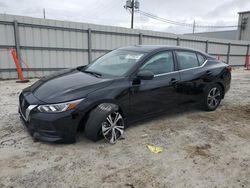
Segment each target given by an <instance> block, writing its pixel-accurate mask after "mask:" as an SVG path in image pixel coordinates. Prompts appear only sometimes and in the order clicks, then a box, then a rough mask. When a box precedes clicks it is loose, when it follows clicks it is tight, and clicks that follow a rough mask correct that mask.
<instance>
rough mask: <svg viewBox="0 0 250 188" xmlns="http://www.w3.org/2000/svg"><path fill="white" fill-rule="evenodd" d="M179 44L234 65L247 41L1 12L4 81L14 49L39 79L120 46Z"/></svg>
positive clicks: (0, 51) (0, 52)
mask: <svg viewBox="0 0 250 188" xmlns="http://www.w3.org/2000/svg"><path fill="white" fill-rule="evenodd" d="M136 44H145V45H156V44H158V45H180V46H185V47H191V48H195V49H198V50H201V51H205V52H208V53H209V54H211V55H220V56H221V58H222V59H223V60H225V61H227V60H228V62H229V64H231V65H244V64H245V56H246V54H247V53H248V52H249V44H248V42H247V41H235V40H232V41H230V40H220V39H212V38H202V37H197V36H187V35H174V34H170V33H163V32H153V31H146V30H137V29H134V30H131V29H126V28H120V27H111V26H101V25H94V24H85V23H75V22H67V21H56V20H44V19H38V18H31V17H23V16H14V15H3V14H0V78H2V79H8V78H17V73H16V69H15V64H14V62H13V60H12V57H11V54H10V49H11V48H16V49H17V52H19V51H20V52H19V55H20V58H21V62H22V68H23V71H24V76H25V77H40V76H44V75H47V74H49V73H51V72H52V71H56V70H60V69H63V68H69V67H76V66H79V65H85V64H87V63H88V62H89V61H91V60H93V59H96V58H97V57H99V56H101V55H103V54H104V53H106V52H108V51H110V50H112V49H114V48H118V47H121V46H128V45H136Z"/></svg>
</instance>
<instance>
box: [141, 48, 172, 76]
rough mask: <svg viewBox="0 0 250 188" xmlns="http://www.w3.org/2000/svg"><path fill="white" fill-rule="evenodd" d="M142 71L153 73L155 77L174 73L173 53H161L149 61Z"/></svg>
mask: <svg viewBox="0 0 250 188" xmlns="http://www.w3.org/2000/svg"><path fill="white" fill-rule="evenodd" d="M140 70H149V71H152V72H153V73H154V74H155V75H157V74H163V73H168V72H172V71H173V70H174V61H173V54H172V52H161V53H159V54H156V55H155V56H153V57H152V58H151V59H149V60H148V61H147V62H146V63H145V64H144V65H143V66H142V67H141V68H140Z"/></svg>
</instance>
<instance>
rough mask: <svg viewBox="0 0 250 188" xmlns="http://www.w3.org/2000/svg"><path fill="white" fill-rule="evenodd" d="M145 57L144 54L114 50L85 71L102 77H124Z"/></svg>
mask: <svg viewBox="0 0 250 188" xmlns="http://www.w3.org/2000/svg"><path fill="white" fill-rule="evenodd" d="M143 55H144V53H142V52H135V51H127V50H114V51H112V52H109V53H107V54H105V55H104V56H102V57H100V58H99V59H97V60H95V61H94V62H93V63H91V64H90V65H88V66H87V67H86V69H85V71H87V72H93V73H97V74H100V75H111V76H123V75H125V74H126V73H127V72H128V71H129V70H130V69H131V68H132V67H133V66H134V65H135V64H136V62H138V61H139V59H140V58H141V57H142V56H143Z"/></svg>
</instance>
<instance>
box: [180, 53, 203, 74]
mask: <svg viewBox="0 0 250 188" xmlns="http://www.w3.org/2000/svg"><path fill="white" fill-rule="evenodd" d="M176 56H177V60H178V63H179V68H180V69H181V70H183V69H188V68H193V67H198V66H199V62H198V59H197V56H196V53H194V52H185V51H177V52H176Z"/></svg>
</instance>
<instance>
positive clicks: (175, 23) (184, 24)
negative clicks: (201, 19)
mask: <svg viewBox="0 0 250 188" xmlns="http://www.w3.org/2000/svg"><path fill="white" fill-rule="evenodd" d="M136 12H139V13H140V14H142V15H144V16H146V17H149V18H151V19H155V20H158V21H162V22H165V23H168V24H173V25H178V26H184V27H193V26H194V25H193V24H188V23H184V22H178V21H174V20H169V19H166V18H162V17H159V16H156V15H154V14H151V13H148V12H144V11H141V10H137V11H136ZM236 27H238V25H229V26H219V25H197V24H195V28H236Z"/></svg>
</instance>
